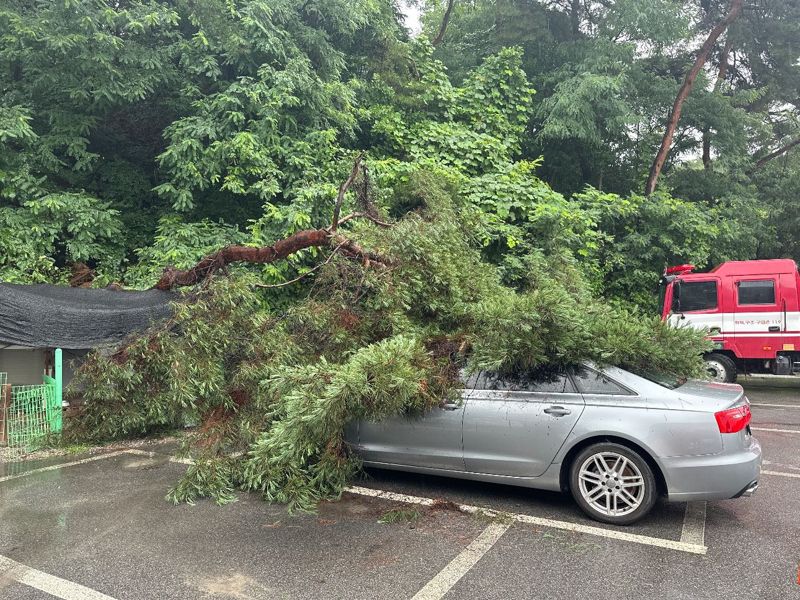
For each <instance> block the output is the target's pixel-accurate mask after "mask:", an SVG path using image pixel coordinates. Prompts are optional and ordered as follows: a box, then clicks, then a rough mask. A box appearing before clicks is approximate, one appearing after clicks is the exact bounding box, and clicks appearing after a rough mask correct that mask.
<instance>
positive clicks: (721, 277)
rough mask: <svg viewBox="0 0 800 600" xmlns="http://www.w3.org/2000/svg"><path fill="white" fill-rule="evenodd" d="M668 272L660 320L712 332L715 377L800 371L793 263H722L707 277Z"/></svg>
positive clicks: (678, 269) (688, 270)
mask: <svg viewBox="0 0 800 600" xmlns="http://www.w3.org/2000/svg"><path fill="white" fill-rule="evenodd" d="M694 268H695V267H694V266H692V265H678V266H675V267H669V268H668V269H666V271H664V276H663V277H662V278H661V286H660V302H661V318H662V319H664V320H666V321H668V322H669V323H671V324H672V325H675V326H690V327H696V328H698V329H705V330H708V336H709V339H711V341H712V342H713V343H714V350H713V351H712V352H709V353H708V354H706V356H705V360H706V364H707V365H708V370H709V373H710V375H711V376H712V378H714V379H716V380H718V381H725V382H733V381H735V380H736V375H737V374H738V373H747V372H762V373H763V372H766V373H774V374H778V375H791V374H794V373H797V372H800V304H799V302H800V298H799V297H798V290H800V273H798V269H797V264H796V263H795V262H794V261H793V260H790V259H778V260H745V261H730V262H726V263H723V264H721V265H719V266H718V267H716V268H715V269H713V270H712V271H709V272H708V273H694V272H693V271H694Z"/></svg>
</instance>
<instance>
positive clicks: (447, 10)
mask: <svg viewBox="0 0 800 600" xmlns="http://www.w3.org/2000/svg"><path fill="white" fill-rule="evenodd" d="M455 3H456V0H447V8H445V10H444V16H443V17H442V23H441V25H439V33H437V34H436V37H435V38H433V40H432V41H431V46H433V47H436V46H438V45H439V44H441V43H442V41H443V40H444V34H445V32H446V31H447V25H448V24H449V23H450V13H452V12H453V5H454V4H455Z"/></svg>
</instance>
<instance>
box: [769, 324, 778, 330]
mask: <svg viewBox="0 0 800 600" xmlns="http://www.w3.org/2000/svg"><path fill="white" fill-rule="evenodd" d="M769 330H770V331H780V330H781V328H780V326H779V325H770V326H769Z"/></svg>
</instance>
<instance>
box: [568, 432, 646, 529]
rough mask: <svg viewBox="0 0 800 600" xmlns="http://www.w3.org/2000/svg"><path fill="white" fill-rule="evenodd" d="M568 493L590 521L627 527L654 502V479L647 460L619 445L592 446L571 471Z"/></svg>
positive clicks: (585, 450)
mask: <svg viewBox="0 0 800 600" xmlns="http://www.w3.org/2000/svg"><path fill="white" fill-rule="evenodd" d="M570 491H571V492H572V496H573V497H574V498H575V501H576V502H577V503H578V506H580V507H581V510H583V512H585V513H586V514H587V515H589V516H590V517H591V518H592V519H595V520H597V521H602V522H604V523H613V524H615V525H629V524H631V523H634V522H635V521H638V520H639V519H641V518H642V517H643V516H645V515H646V514H647V513H648V512H650V509H652V508H653V505H654V504H655V502H656V497H657V490H656V479H655V476H654V475H653V470H652V469H651V468H650V465H648V464H647V461H646V460H644V459H643V458H642V457H641V456H639V454H637V453H636V452H634V451H633V450H631V449H630V448H627V447H625V446H623V445H621V444H614V443H601V444H593V445H591V446H589V447H588V448H585V449H584V450H582V451H581V452H580V453H579V454H578V455H577V456H576V457H575V460H574V461H573V463H572V466H571V468H570Z"/></svg>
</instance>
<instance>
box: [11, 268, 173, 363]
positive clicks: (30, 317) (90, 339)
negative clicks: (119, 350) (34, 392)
mask: <svg viewBox="0 0 800 600" xmlns="http://www.w3.org/2000/svg"><path fill="white" fill-rule="evenodd" d="M174 299H175V294H173V293H170V292H162V291H159V290H147V291H117V290H110V289H87V288H71V287H64V286H56V285H47V284H38V285H16V284H11V283H0V345H9V346H27V347H31V348H65V349H81V348H94V347H97V346H106V345H111V344H116V343H118V342H120V341H122V340H123V339H124V338H125V337H126V336H128V335H130V334H131V333H134V332H137V331H142V330H144V329H147V328H148V327H149V326H150V325H151V324H153V323H154V322H156V321H160V320H163V319H166V318H168V317H169V316H170V315H171V314H172V310H171V308H170V302H171V301H172V300H174Z"/></svg>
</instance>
